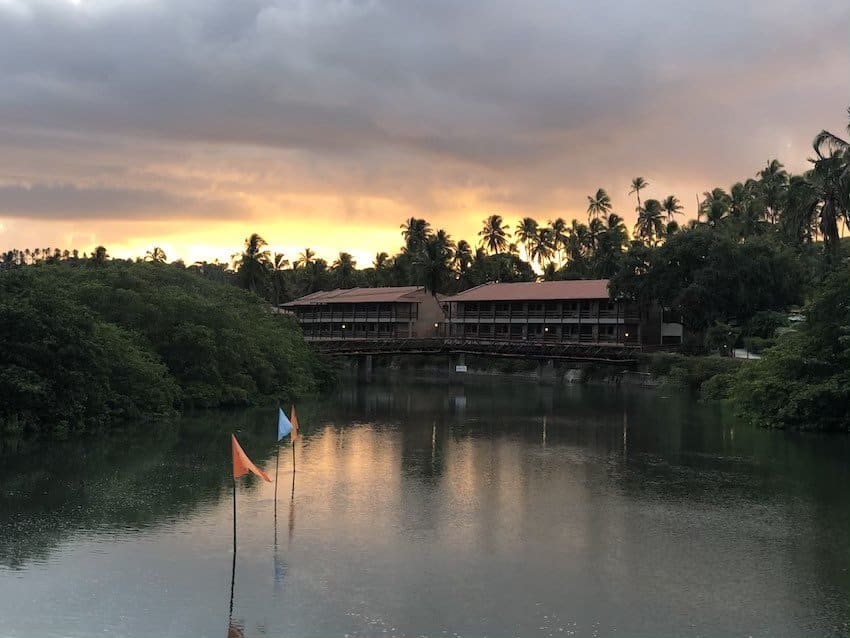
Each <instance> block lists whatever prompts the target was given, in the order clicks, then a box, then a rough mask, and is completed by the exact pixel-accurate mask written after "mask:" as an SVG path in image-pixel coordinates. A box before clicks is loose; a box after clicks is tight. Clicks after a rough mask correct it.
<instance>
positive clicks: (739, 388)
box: [704, 265, 850, 431]
mask: <svg viewBox="0 0 850 638" xmlns="http://www.w3.org/2000/svg"><path fill="white" fill-rule="evenodd" d="M704 391H705V392H706V394H708V395H709V396H713V397H728V398H731V399H732V403H733V405H734V406H735V408H736V410H738V412H739V413H740V414H741V415H742V416H744V417H745V418H747V419H749V420H750V421H753V422H755V423H757V424H759V425H761V426H765V427H776V428H794V429H800V430H843V431H850V265H848V266H845V267H844V268H842V269H840V270H838V271H837V272H835V273H833V274H832V275H830V277H829V278H827V280H826V282H825V283H824V284H823V286H821V287H820V288H819V289H818V291H817V294H816V296H815V298H814V300H813V301H812V303H811V305H810V306H809V308H808V312H807V319H806V322H805V324H804V326H803V327H802V328H800V329H799V330H796V331H792V332H788V333H786V334H784V335H783V336H781V337H780V338H779V339H778V340H777V343H776V345H775V346H774V347H772V348H770V349H768V350H766V351H765V352H764V355H763V358H762V359H760V360H758V361H755V362H750V363H748V364H747V365H744V366H741V368H740V370H739V371H738V372H737V373H734V374H724V375H720V376H718V377H715V378H714V379H712V380H711V381H710V382H709V383H708V384H706V386H704Z"/></svg>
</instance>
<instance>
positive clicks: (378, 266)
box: [372, 252, 390, 272]
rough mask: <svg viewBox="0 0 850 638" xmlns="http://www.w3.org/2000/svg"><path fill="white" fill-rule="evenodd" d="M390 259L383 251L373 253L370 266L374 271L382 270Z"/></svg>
mask: <svg viewBox="0 0 850 638" xmlns="http://www.w3.org/2000/svg"><path fill="white" fill-rule="evenodd" d="M389 261H390V256H389V255H388V254H387V253H385V252H380V253H376V254H375V258H374V259H373V260H372V267H373V268H374V269H375V270H376V271H379V272H380V271H381V270H384V269H385V268H386V267H387V265H388V263H389Z"/></svg>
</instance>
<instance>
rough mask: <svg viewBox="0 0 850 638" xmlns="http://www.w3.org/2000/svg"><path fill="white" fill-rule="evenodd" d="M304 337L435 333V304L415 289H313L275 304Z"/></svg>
mask: <svg viewBox="0 0 850 638" xmlns="http://www.w3.org/2000/svg"><path fill="white" fill-rule="evenodd" d="M281 308H282V309H283V310H284V311H288V312H291V313H292V314H293V315H295V318H296V319H297V320H298V323H299V324H300V325H301V329H302V330H303V332H304V336H305V337H306V338H307V339H346V338H348V339H402V338H425V337H435V336H438V335H440V333H441V329H442V326H443V322H444V320H445V317H444V315H443V310H442V308H441V306H440V302H439V301H438V300H437V298H436V297H435V296H434V295H432V294H431V293H430V292H428V291H426V290H425V288H422V287H420V286H400V287H391V288H350V289H345V290H339V289H338V290H330V291H319V292H314V293H312V294H309V295H306V296H304V297H301V298H300V299H296V300H294V301H290V302H289V303H285V304H282V305H281Z"/></svg>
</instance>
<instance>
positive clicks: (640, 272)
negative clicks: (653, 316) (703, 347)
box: [612, 226, 805, 331]
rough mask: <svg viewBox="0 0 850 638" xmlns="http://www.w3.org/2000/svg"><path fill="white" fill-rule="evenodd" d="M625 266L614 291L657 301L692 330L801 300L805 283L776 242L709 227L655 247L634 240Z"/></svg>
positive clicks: (788, 252) (791, 257)
mask: <svg viewBox="0 0 850 638" xmlns="http://www.w3.org/2000/svg"><path fill="white" fill-rule="evenodd" d="M626 266H627V267H626V268H625V269H624V270H623V272H622V273H620V274H618V275H617V276H615V277H614V278H613V280H612V290H613V291H614V293H615V294H617V295H623V296H625V297H628V298H632V299H636V300H638V301H641V302H643V303H645V304H648V303H651V302H652V301H653V300H657V301H659V302H660V303H661V304H662V305H663V306H664V307H665V308H669V309H671V310H673V311H674V312H675V313H677V314H678V315H679V316H681V318H682V323H683V325H684V326H685V327H686V328H688V329H689V330H691V331H699V330H704V329H706V328H708V327H709V326H711V325H712V324H713V323H714V322H715V321H720V322H728V320H730V319H732V318H737V319H738V321H746V320H748V319H749V318H750V317H752V316H753V315H755V313H757V312H759V311H762V310H781V309H784V308H786V307H787V306H789V305H791V304H794V303H799V302H800V301H801V297H802V291H803V286H804V282H805V278H804V276H803V269H802V267H801V265H800V263H799V261H798V260H797V259H796V258H795V255H794V253H793V252H792V251H791V250H789V249H787V248H785V247H783V246H782V245H781V244H779V243H778V242H775V241H770V240H769V239H768V238H763V237H757V238H754V239H751V240H749V241H744V242H739V241H734V240H733V239H732V238H731V237H729V236H728V235H727V234H724V233H721V232H717V231H716V230H715V229H713V228H711V227H709V226H699V227H696V228H693V229H691V230H688V231H685V232H678V233H676V234H674V235H673V236H671V237H670V238H669V239H668V240H667V241H666V242H665V243H664V244H663V245H662V246H661V247H659V248H657V249H654V250H653V249H648V248H647V247H646V246H643V245H640V244H637V245H633V246H632V248H630V250H629V254H627V256H626Z"/></svg>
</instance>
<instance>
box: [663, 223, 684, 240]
mask: <svg viewBox="0 0 850 638" xmlns="http://www.w3.org/2000/svg"><path fill="white" fill-rule="evenodd" d="M679 230H680V228H679V222H677V221H676V220H675V219H671V220H670V221H669V222H667V225H666V226H664V238H665V239H669V238H670V237H672V236H673V235H675V234H676V233H678V232H679Z"/></svg>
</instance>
